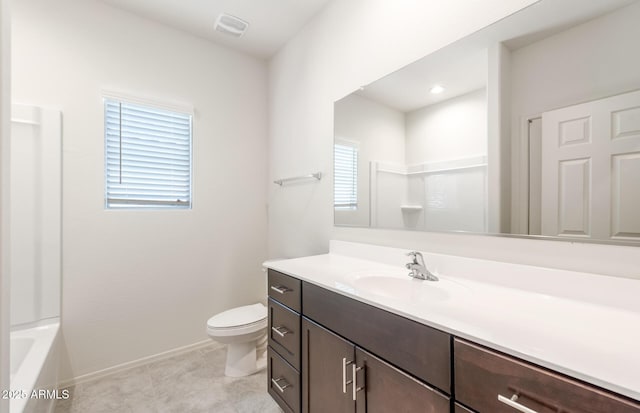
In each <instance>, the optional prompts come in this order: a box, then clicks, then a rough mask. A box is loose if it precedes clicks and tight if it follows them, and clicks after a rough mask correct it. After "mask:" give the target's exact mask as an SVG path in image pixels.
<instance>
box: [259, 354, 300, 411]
mask: <svg viewBox="0 0 640 413" xmlns="http://www.w3.org/2000/svg"><path fill="white" fill-rule="evenodd" d="M267 357H268V360H267V379H268V380H269V382H268V383H267V390H268V392H269V394H270V395H271V397H273V399H274V400H275V401H276V402H277V403H278V404H279V405H280V407H281V408H282V410H284V411H285V412H287V413H299V412H300V374H299V373H298V372H297V371H296V370H295V369H294V368H293V367H291V366H290V365H289V364H287V362H286V361H285V360H284V359H283V358H282V357H280V356H279V355H278V353H276V352H275V351H274V350H273V349H272V348H271V347H269V348H268V349H267Z"/></svg>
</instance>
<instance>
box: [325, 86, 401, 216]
mask: <svg viewBox="0 0 640 413" xmlns="http://www.w3.org/2000/svg"><path fill="white" fill-rule="evenodd" d="M336 113H337V114H339V116H337V117H336V119H335V138H336V140H347V141H353V142H358V143H359V145H358V208H357V209H356V210H336V224H339V225H355V226H368V225H369V206H370V203H369V202H370V197H369V186H370V185H369V180H370V179H369V175H370V162H371V161H379V160H385V161H388V162H395V163H397V164H400V165H402V164H404V162H405V130H404V114H403V113H402V112H400V111H397V110H395V109H392V108H390V107H388V106H384V105H382V104H380V103H377V102H374V101H372V100H370V99H367V98H364V97H362V96H358V95H350V96H347V97H346V98H344V99H342V100H340V101H339V102H337V103H336Z"/></svg>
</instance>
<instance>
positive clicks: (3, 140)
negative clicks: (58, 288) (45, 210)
mask: <svg viewBox="0 0 640 413" xmlns="http://www.w3.org/2000/svg"><path fill="white" fill-rule="evenodd" d="M9 10H10V9H9V0H0V365H2V366H8V365H9V330H10V321H9V293H10V286H9V261H8V258H9V249H8V241H9V230H8V224H9V216H8V214H7V211H9V185H8V183H9V145H10V139H9V137H10V127H11V122H10V118H11V53H10V48H11V43H10V38H11V19H10V12H9ZM8 388H9V369H6V368H3V369H0V390H2V389H8ZM8 412H9V400H5V399H3V398H0V413H8Z"/></svg>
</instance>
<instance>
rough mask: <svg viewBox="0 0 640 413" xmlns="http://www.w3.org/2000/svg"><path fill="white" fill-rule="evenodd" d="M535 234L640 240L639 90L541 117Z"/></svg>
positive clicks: (551, 112)
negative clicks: (538, 228) (538, 222)
mask: <svg viewBox="0 0 640 413" xmlns="http://www.w3.org/2000/svg"><path fill="white" fill-rule="evenodd" d="M541 149H542V151H541V153H542V186H541V202H542V210H541V218H542V219H541V232H542V234H543V235H553V236H572V237H583V238H596V239H621V240H629V239H636V240H637V239H640V215H639V214H638V211H640V185H638V178H639V177H640V91H636V92H630V93H625V94H621V95H618V96H614V97H609V98H605V99H599V100H594V101H591V102H587V103H583V104H580V105H575V106H569V107H566V108H562V109H558V110H554V111H550V112H545V113H544V114H543V115H542V147H541Z"/></svg>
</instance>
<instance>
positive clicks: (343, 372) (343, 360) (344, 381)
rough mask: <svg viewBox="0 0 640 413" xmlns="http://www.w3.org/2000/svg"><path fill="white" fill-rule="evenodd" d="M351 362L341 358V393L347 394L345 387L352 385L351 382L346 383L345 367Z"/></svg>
mask: <svg viewBox="0 0 640 413" xmlns="http://www.w3.org/2000/svg"><path fill="white" fill-rule="evenodd" d="M351 363H353V361H347V358H346V357H343V358H342V392H343V393H344V394H347V385H349V384H351V383H353V381H352V380H349V381H347V366H348V365H349V364H351Z"/></svg>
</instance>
